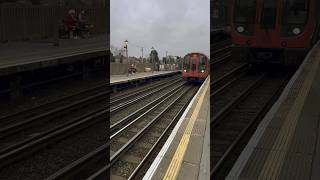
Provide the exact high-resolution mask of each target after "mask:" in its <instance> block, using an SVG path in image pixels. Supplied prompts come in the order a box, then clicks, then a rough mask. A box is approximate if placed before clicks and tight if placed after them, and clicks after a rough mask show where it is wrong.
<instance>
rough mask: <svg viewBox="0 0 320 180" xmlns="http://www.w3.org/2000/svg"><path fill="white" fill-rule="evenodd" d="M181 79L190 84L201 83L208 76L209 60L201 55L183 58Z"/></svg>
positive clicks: (194, 54) (191, 54)
mask: <svg viewBox="0 0 320 180" xmlns="http://www.w3.org/2000/svg"><path fill="white" fill-rule="evenodd" d="M182 67H183V69H182V78H183V79H185V80H187V81H191V82H203V81H204V80H205V79H206V78H207V76H208V74H209V59H208V57H207V56H206V55H204V54H201V53H190V54H187V55H186V56H185V57H184V58H183V66H182Z"/></svg>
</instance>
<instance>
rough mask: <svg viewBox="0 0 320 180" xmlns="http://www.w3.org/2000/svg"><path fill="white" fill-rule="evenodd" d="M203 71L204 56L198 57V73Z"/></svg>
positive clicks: (204, 65)
mask: <svg viewBox="0 0 320 180" xmlns="http://www.w3.org/2000/svg"><path fill="white" fill-rule="evenodd" d="M204 70H206V58H205V57H204V56H200V61H199V71H204Z"/></svg>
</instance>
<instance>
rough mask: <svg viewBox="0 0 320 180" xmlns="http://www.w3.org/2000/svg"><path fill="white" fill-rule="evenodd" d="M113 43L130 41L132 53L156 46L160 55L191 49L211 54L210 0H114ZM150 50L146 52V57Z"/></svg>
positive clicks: (112, 7) (112, 0) (182, 54)
mask: <svg viewBox="0 0 320 180" xmlns="http://www.w3.org/2000/svg"><path fill="white" fill-rule="evenodd" d="M110 7H111V12H110V13H111V35H110V36H111V37H110V40H111V44H112V45H114V46H118V47H121V46H123V44H124V40H125V39H127V40H128V41H129V48H128V49H129V56H136V57H139V56H140V55H141V52H140V48H138V47H137V46H142V47H145V48H146V49H145V50H144V51H145V52H146V51H147V52H150V48H151V47H152V46H154V47H155V49H156V50H157V51H158V52H159V55H160V57H162V56H164V55H165V51H168V52H169V54H170V55H179V56H184V55H185V54H186V53H189V52H190V51H200V52H203V53H205V54H207V55H208V56H209V54H210V19H209V18H210V1H209V0H111V4H110ZM145 55H146V53H144V56H145Z"/></svg>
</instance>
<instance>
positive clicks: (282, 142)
mask: <svg viewBox="0 0 320 180" xmlns="http://www.w3.org/2000/svg"><path fill="white" fill-rule="evenodd" d="M313 58H314V57H313ZM318 66H319V61H316V62H315V63H314V65H312V67H311V69H310V70H311V71H310V72H309V74H308V75H307V76H306V78H305V80H304V82H303V85H302V87H301V91H300V92H299V94H298V96H297V99H296V100H295V102H294V104H293V106H292V107H291V109H290V111H289V113H288V114H287V116H286V119H285V122H284V124H283V126H282V127H281V129H280V132H279V134H278V136H277V139H276V141H275V143H274V144H273V147H272V149H277V151H271V152H270V153H269V154H268V157H267V159H266V161H265V163H264V165H263V168H262V170H261V172H260V174H259V177H258V179H259V180H267V179H278V178H279V175H280V173H281V169H282V166H283V163H284V160H285V157H286V154H287V152H288V148H289V145H290V144H291V141H292V138H293V136H294V132H295V129H296V126H297V123H298V120H299V116H300V114H301V112H302V108H303V105H304V102H305V100H306V97H307V95H308V93H309V91H310V89H311V86H312V82H313V80H314V78H315V76H316V73H317V70H318ZM280 149H283V150H284V151H281V150H280Z"/></svg>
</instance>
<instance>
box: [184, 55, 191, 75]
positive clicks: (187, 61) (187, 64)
mask: <svg viewBox="0 0 320 180" xmlns="http://www.w3.org/2000/svg"><path fill="white" fill-rule="evenodd" d="M183 70H184V71H185V72H188V71H189V70H190V56H185V57H184V59H183Z"/></svg>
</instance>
